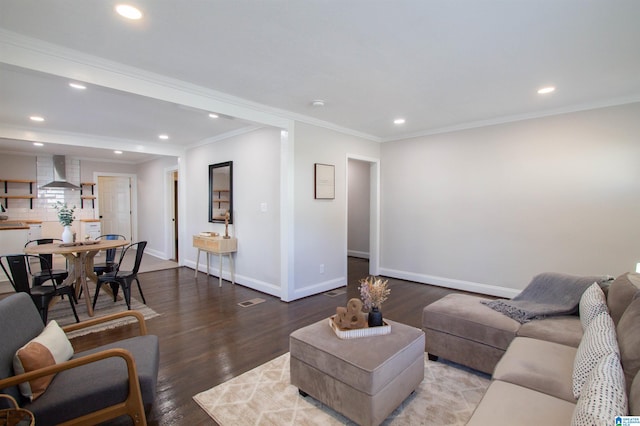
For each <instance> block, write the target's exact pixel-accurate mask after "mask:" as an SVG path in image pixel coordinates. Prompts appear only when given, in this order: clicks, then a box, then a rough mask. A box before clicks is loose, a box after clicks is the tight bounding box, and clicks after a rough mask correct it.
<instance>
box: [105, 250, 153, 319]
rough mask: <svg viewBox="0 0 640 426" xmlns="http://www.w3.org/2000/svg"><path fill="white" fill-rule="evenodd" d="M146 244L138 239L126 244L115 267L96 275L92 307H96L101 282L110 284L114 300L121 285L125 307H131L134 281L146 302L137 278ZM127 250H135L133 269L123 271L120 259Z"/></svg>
mask: <svg viewBox="0 0 640 426" xmlns="http://www.w3.org/2000/svg"><path fill="white" fill-rule="evenodd" d="M146 246H147V242H146V241H140V242H139V243H134V244H130V245H128V246H127V247H125V249H124V250H122V254H121V255H120V260H119V261H118V264H117V265H116V266H115V269H114V270H113V271H111V272H107V273H106V274H103V275H100V276H99V277H98V283H97V284H96V294H95V295H94V297H93V308H94V309H95V307H96V301H97V300H98V294H99V293H100V287H102V285H103V284H109V285H110V286H111V290H112V291H113V301H114V302H115V301H116V300H117V296H118V288H119V287H121V288H122V292H123V293H124V300H125V301H126V302H127V308H129V309H131V285H132V284H133V281H135V282H136V283H137V284H138V291H139V292H140V296H141V297H142V302H143V303H145V304H146V303H147V301H146V300H145V298H144V293H142V287H141V286H140V280H139V279H138V270H140V263H141V262H142V255H143V254H144V249H145V247H146ZM129 250H135V251H136V259H135V262H134V264H133V270H131V271H124V270H121V269H120V268H121V267H122V261H123V260H124V258H125V256H126V254H127V252H128V251H129Z"/></svg>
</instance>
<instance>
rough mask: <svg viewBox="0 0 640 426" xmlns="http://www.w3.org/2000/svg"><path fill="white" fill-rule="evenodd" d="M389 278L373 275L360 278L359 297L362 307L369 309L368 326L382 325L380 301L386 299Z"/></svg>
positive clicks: (388, 290)
mask: <svg viewBox="0 0 640 426" xmlns="http://www.w3.org/2000/svg"><path fill="white" fill-rule="evenodd" d="M388 283H389V280H383V279H382V278H376V277H373V276H370V277H367V278H362V279H361V280H360V287H358V289H359V290H360V298H361V299H362V302H363V304H364V308H365V309H368V310H369V319H368V324H369V327H379V326H381V325H383V322H382V311H381V310H380V308H381V306H382V302H384V301H385V300H387V297H389V293H391V290H390V289H389V288H388V287H387V284H388Z"/></svg>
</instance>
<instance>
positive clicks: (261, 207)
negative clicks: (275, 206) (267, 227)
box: [260, 203, 267, 213]
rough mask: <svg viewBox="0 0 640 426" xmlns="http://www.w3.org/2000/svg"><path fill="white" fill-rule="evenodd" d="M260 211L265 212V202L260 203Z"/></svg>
mask: <svg viewBox="0 0 640 426" xmlns="http://www.w3.org/2000/svg"><path fill="white" fill-rule="evenodd" d="M260 211H261V212H262V213H266V211H267V203H260Z"/></svg>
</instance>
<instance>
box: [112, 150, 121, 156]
mask: <svg viewBox="0 0 640 426" xmlns="http://www.w3.org/2000/svg"><path fill="white" fill-rule="evenodd" d="M113 153H114V154H118V155H119V154H122V151H113Z"/></svg>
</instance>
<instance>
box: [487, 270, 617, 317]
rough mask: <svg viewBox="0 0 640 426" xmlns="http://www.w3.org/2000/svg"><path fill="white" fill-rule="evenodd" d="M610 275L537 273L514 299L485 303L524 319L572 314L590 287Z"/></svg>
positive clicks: (508, 314)
mask: <svg viewBox="0 0 640 426" xmlns="http://www.w3.org/2000/svg"><path fill="white" fill-rule="evenodd" d="M607 279H609V278H608V277H577V276H573V275H566V274H558V273H553V272H545V273H542V274H538V275H536V276H535V277H533V279H532V280H531V282H530V283H529V285H528V286H527V287H526V288H525V289H524V290H522V292H521V293H520V294H519V295H517V296H516V297H514V298H513V299H511V300H508V299H499V300H488V301H484V300H483V301H482V303H483V304H485V305H487V306H489V307H490V308H491V309H494V310H496V311H498V312H501V313H503V314H505V315H507V316H508V317H511V318H513V319H514V320H516V321H518V322H520V323H525V322H529V321H531V320H534V319H540V318H544V317H549V316H555V315H571V314H575V313H576V312H577V311H578V305H579V304H580V297H582V293H583V292H584V291H585V290H586V289H587V287H589V286H590V285H591V284H593V283H594V282H597V283H598V284H599V283H601V282H604V281H606V280H607Z"/></svg>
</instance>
